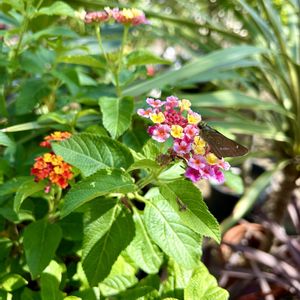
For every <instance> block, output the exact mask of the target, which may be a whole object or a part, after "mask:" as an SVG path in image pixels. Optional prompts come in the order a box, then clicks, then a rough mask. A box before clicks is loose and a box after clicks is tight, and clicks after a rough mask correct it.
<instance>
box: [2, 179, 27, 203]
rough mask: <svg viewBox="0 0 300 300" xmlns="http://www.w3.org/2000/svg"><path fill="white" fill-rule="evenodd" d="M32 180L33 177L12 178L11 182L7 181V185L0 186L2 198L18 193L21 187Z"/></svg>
mask: <svg viewBox="0 0 300 300" xmlns="http://www.w3.org/2000/svg"><path fill="white" fill-rule="evenodd" d="M31 179H32V177H31V176H20V177H16V178H12V179H11V180H9V181H6V182H5V183H3V184H1V185H0V196H1V197H3V196H7V195H10V194H14V193H16V191H17V190H18V188H19V187H20V185H22V184H23V183H25V182H28V181H29V180H31ZM0 203H1V201H0Z"/></svg>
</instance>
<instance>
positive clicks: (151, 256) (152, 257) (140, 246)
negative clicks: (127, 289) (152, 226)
mask: <svg viewBox="0 0 300 300" xmlns="http://www.w3.org/2000/svg"><path fill="white" fill-rule="evenodd" d="M133 220H134V223H135V237H134V239H133V241H132V242H131V243H130V245H129V246H128V248H127V250H128V254H129V256H130V257H131V259H132V260H133V261H135V263H136V264H137V265H138V266H139V267H140V268H141V269H142V270H143V271H144V272H146V273H148V274H155V273H158V271H159V268H160V266H161V264H162V260H163V256H162V253H161V252H160V251H159V249H158V247H157V246H156V245H155V244H154V243H153V242H152V240H151V239H150V237H149V235H148V232H147V230H146V227H145V224H144V221H143V217H142V215H140V214H139V213H138V212H136V213H135V214H134V215H133Z"/></svg>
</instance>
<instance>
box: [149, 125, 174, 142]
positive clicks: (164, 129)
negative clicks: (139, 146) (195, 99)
mask: <svg viewBox="0 0 300 300" xmlns="http://www.w3.org/2000/svg"><path fill="white" fill-rule="evenodd" d="M170 130H171V128H170V127H169V126H168V125H158V126H156V128H155V129H154V130H153V131H152V138H153V139H154V140H156V141H158V142H160V143H162V142H165V141H166V140H167V139H168V138H169V137H170Z"/></svg>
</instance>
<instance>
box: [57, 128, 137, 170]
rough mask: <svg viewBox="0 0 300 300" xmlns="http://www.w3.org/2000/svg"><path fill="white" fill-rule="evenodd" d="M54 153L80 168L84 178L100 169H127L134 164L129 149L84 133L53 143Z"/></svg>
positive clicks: (109, 139) (105, 138)
mask: <svg viewBox="0 0 300 300" xmlns="http://www.w3.org/2000/svg"><path fill="white" fill-rule="evenodd" d="M52 148H53V150H54V152H55V153H56V154H58V155H61V156H62V157H63V159H64V160H65V161H66V162H68V163H69V164H71V165H72V166H75V167H76V168H78V169H79V170H80V171H81V172H82V173H83V175H84V176H89V175H91V174H93V173H95V172H97V171H98V170H100V169H105V168H109V167H111V168H124V169H127V168H128V167H129V166H130V165H131V164H132V162H133V157H132V155H131V153H130V151H129V149H128V148H127V147H126V146H124V145H122V144H121V143H119V142H117V141H115V140H113V139H111V138H109V137H104V136H97V135H93V134H87V133H82V134H78V135H74V136H72V137H71V138H70V139H67V140H65V141H62V142H58V143H52Z"/></svg>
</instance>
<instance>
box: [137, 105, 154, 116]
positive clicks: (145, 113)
mask: <svg viewBox="0 0 300 300" xmlns="http://www.w3.org/2000/svg"><path fill="white" fill-rule="evenodd" d="M152 113H153V110H152V108H151V107H149V108H147V109H143V108H140V109H138V110H137V114H138V115H139V116H141V117H145V118H150V114H152Z"/></svg>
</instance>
